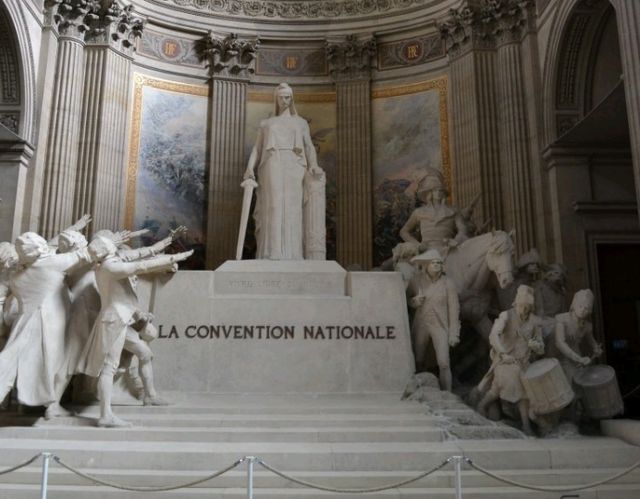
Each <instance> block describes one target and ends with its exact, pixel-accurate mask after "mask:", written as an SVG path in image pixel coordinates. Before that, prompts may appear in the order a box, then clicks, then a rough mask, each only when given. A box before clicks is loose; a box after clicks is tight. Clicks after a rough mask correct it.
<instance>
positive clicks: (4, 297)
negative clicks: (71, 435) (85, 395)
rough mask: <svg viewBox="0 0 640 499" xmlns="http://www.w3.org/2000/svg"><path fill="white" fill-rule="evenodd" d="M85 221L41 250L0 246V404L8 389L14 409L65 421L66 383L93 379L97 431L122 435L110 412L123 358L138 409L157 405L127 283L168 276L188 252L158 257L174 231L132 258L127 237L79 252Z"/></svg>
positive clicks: (26, 244)
mask: <svg viewBox="0 0 640 499" xmlns="http://www.w3.org/2000/svg"><path fill="white" fill-rule="evenodd" d="M90 221H91V218H90V217H89V216H84V217H82V218H81V219H80V220H79V221H78V223H76V224H75V225H74V226H72V227H70V228H68V229H66V230H64V231H63V232H61V233H60V234H59V235H58V236H57V237H55V238H54V239H52V240H50V241H47V240H45V239H44V238H43V237H41V236H40V235H38V234H36V233H34V232H26V233H24V234H22V235H21V236H19V237H18V238H17V239H16V240H15V243H14V244H11V243H8V242H4V243H2V244H1V246H0V248H1V249H0V266H1V274H0V293H1V295H0V300H1V303H2V321H1V323H2V325H1V328H2V329H1V332H2V336H3V342H4V343H5V344H4V348H3V349H2V351H1V352H0V400H1V399H5V397H6V396H7V395H8V394H9V392H10V391H11V390H12V389H13V388H14V387H15V390H16V397H17V399H18V401H19V402H20V403H21V404H24V405H28V406H45V407H46V412H45V417H46V418H53V417H56V416H64V415H68V414H69V413H68V411H66V410H65V409H64V408H63V407H62V406H61V405H60V400H61V398H62V396H63V394H64V392H65V390H66V389H67V387H68V385H69V383H70V381H71V380H72V377H73V376H74V375H76V374H86V375H89V376H92V377H95V378H97V379H98V383H97V394H96V395H97V396H98V398H99V399H100V419H99V420H98V426H103V427H119V426H127V423H126V422H125V421H123V420H121V419H120V418H118V417H117V416H115V415H114V414H113V412H112V410H111V395H112V390H113V380H114V375H115V373H116V370H117V369H118V366H119V365H120V361H121V356H122V354H123V351H127V352H130V353H132V354H133V355H135V356H136V357H137V358H138V361H139V374H140V378H141V379H142V382H143V385H144V400H143V402H144V404H145V405H164V404H166V402H165V401H164V400H163V399H161V398H160V397H159V396H158V394H157V393H156V390H155V387H154V383H153V370H152V367H151V359H152V354H151V350H150V348H149V346H148V344H147V341H145V340H144V339H143V338H142V336H143V334H142V333H140V332H139V330H136V326H137V325H138V324H140V323H142V324H143V325H144V327H145V328H148V327H150V325H151V321H152V316H151V315H150V314H148V313H147V312H146V311H144V310H141V309H140V305H139V303H138V298H137V294H136V280H135V277H136V276H137V275H140V274H146V273H152V272H175V271H176V270H177V263H178V262H180V261H182V260H185V259H186V258H188V257H189V256H190V255H191V252H190V251H188V252H184V253H178V254H172V255H164V254H162V253H163V251H164V250H165V249H166V248H167V247H168V246H169V245H170V244H171V242H172V240H173V238H174V237H175V236H176V235H177V234H179V233H180V231H177V232H176V233H172V234H171V235H170V236H169V237H167V238H165V239H163V240H162V241H159V242H158V243H156V244H154V245H153V246H149V247H144V248H140V249H130V248H128V247H127V246H126V243H127V242H128V241H129V240H130V239H131V238H132V237H133V236H134V235H135V234H133V233H130V232H129V231H124V232H119V233H113V232H111V231H106V230H103V231H99V232H97V233H96V234H94V237H93V238H92V240H91V242H90V243H88V242H87V239H86V238H85V237H84V235H83V234H82V233H81V232H80V231H81V230H83V229H84V228H85V227H86V226H87V225H88V224H89V222H90ZM148 339H150V337H147V340H148Z"/></svg>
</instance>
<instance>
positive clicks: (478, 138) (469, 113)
mask: <svg viewBox="0 0 640 499" xmlns="http://www.w3.org/2000/svg"><path fill="white" fill-rule="evenodd" d="M474 6H475V5H474V4H473V3H472V4H470V5H467V6H465V7H462V8H460V9H458V10H452V11H451V12H450V16H449V18H448V19H446V20H445V22H443V23H441V24H440V25H439V28H440V33H441V35H442V37H443V39H444V40H445V43H446V44H447V53H448V56H449V63H450V71H451V72H450V81H451V95H452V108H453V116H455V124H454V127H453V169H454V172H453V186H452V187H453V193H454V196H455V202H456V203H457V204H458V205H459V206H460V207H465V206H468V205H469V204H470V203H471V202H472V201H473V199H474V198H475V197H476V196H477V195H478V194H480V195H481V198H480V202H479V204H478V207H477V208H476V210H475V218H476V220H477V222H478V223H479V224H485V223H489V224H490V225H491V226H493V227H496V228H501V229H502V228H505V220H504V211H503V201H502V200H503V190H502V184H501V173H500V143H499V133H498V100H497V95H496V82H497V79H498V77H497V74H496V54H495V41H494V36H493V30H492V27H491V25H490V24H489V23H487V22H485V17H486V15H484V14H483V12H482V11H479V10H478V9H475V8H473V7H474Z"/></svg>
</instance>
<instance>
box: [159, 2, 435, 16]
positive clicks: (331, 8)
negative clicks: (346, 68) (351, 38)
mask: <svg viewBox="0 0 640 499" xmlns="http://www.w3.org/2000/svg"><path fill="white" fill-rule="evenodd" d="M150 1H151V2H153V3H156V4H158V5H167V4H169V5H172V6H177V8H182V9H185V10H197V11H200V12H204V13H211V14H217V15H220V14H228V15H234V16H237V15H244V16H248V17H263V18H281V19H336V18H347V17H358V16H366V15H381V14H387V13H390V12H394V11H402V10H406V9H409V8H411V7H418V6H420V5H425V4H428V3H429V2H431V0H295V1H294V0H270V1H268V2H264V1H260V0H150Z"/></svg>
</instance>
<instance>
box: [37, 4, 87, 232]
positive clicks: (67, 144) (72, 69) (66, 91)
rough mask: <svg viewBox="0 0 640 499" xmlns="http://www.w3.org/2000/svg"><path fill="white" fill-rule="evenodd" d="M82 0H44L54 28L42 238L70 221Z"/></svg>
mask: <svg viewBox="0 0 640 499" xmlns="http://www.w3.org/2000/svg"><path fill="white" fill-rule="evenodd" d="M91 5H92V4H89V3H88V2H87V1H86V0H62V1H60V0H55V1H48V2H47V4H46V8H47V10H48V14H49V15H50V16H51V19H52V21H53V24H54V25H55V26H56V27H57V29H58V32H59V35H60V37H59V44H58V54H57V60H56V70H55V71H56V79H55V82H54V87H53V102H52V109H51V121H50V127H49V138H48V141H47V149H46V154H45V164H44V182H43V186H42V203H41V208H40V231H41V233H42V234H43V235H44V236H45V237H51V236H53V235H55V234H57V233H58V232H59V231H60V230H61V229H63V228H64V227H67V226H69V225H71V223H72V218H73V196H74V188H75V181H76V169H77V162H78V143H79V141H78V136H79V129H80V116H81V109H82V90H83V80H84V63H85V58H84V34H85V32H86V30H87V24H86V22H87V17H88V16H90V15H92V13H93V10H92V9H93V7H91Z"/></svg>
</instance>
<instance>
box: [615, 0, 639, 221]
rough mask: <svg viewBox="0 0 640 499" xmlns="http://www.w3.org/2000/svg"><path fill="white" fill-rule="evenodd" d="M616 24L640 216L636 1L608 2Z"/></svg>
mask: <svg viewBox="0 0 640 499" xmlns="http://www.w3.org/2000/svg"><path fill="white" fill-rule="evenodd" d="M611 3H612V4H613V6H614V8H615V10H616V19H617V21H618V37H619V41H620V55H621V56H622V70H623V73H624V90H625V97H626V101H627V115H628V119H629V135H630V137H631V155H632V157H633V172H634V177H635V184H636V198H637V200H638V210H639V213H640V59H639V58H638V54H640V3H638V2H637V1H636V0H611Z"/></svg>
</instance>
